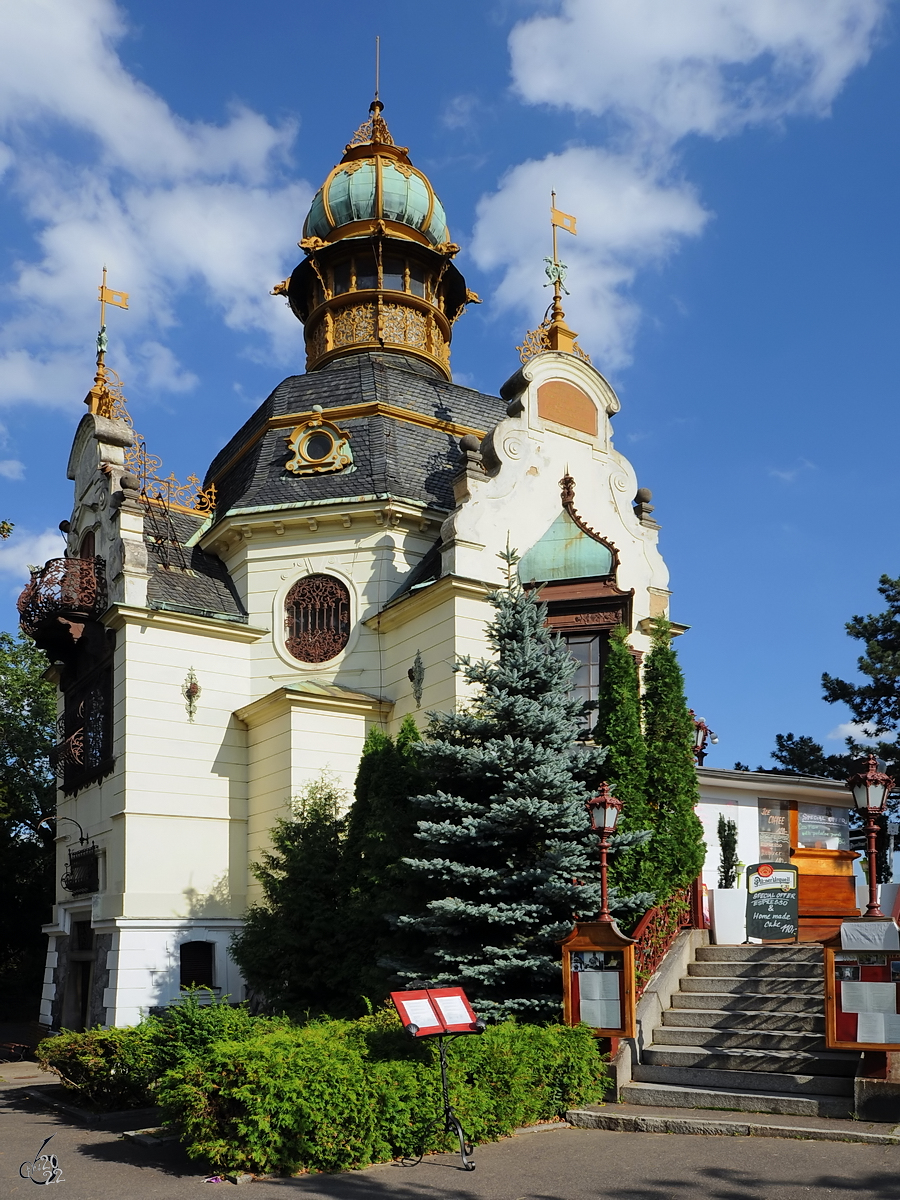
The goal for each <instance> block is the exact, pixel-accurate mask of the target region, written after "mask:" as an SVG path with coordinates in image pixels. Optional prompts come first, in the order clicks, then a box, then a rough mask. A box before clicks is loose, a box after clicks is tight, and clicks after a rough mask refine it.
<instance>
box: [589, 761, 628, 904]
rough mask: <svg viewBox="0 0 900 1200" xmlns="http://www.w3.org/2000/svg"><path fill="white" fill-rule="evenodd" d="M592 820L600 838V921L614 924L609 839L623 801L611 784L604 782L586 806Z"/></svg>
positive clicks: (593, 827)
mask: <svg viewBox="0 0 900 1200" xmlns="http://www.w3.org/2000/svg"><path fill="white" fill-rule="evenodd" d="M584 807H585V808H586V809H587V810H588V816H589V817H590V818H591V828H592V829H593V831H594V833H596V834H598V835H599V837H600V913H599V915H598V917H597V920H598V921H603V922H604V923H605V924H608V925H609V924H612V920H613V918H612V917H611V916H610V912H609V894H608V892H607V887H606V858H607V855H608V853H609V839H610V838H611V837H612V835H613V834H614V833H615V831H616V822H617V821H618V819H619V813H620V812H621V811H622V801H621V800H619V799H617V797H615V796H614V795H613V794H612V792H611V791H610V790H609V784H608V783H606V781H605V780H604V782H603V783H601V784H600V791H599V792H598V793H597V795H596V796H594V798H593V799H592V800H588V802H587V804H585V806H584Z"/></svg>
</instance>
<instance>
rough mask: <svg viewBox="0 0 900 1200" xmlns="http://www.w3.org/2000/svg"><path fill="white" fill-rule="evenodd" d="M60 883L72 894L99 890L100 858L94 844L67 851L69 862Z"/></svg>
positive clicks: (83, 893)
mask: <svg viewBox="0 0 900 1200" xmlns="http://www.w3.org/2000/svg"><path fill="white" fill-rule="evenodd" d="M60 883H61V884H62V885H63V887H64V888H65V889H66V891H67V892H71V893H72V895H73V896H86V895H87V894H88V893H89V892H96V891H99V890H100V859H99V851H98V850H97V847H96V846H95V845H93V844H92V845H90V846H85V847H84V849H83V850H70V851H69V862H68V865H67V866H66V870H65V873H64V874H63V876H62V879H61V880H60Z"/></svg>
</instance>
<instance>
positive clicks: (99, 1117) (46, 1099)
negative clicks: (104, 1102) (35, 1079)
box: [22, 1088, 161, 1125]
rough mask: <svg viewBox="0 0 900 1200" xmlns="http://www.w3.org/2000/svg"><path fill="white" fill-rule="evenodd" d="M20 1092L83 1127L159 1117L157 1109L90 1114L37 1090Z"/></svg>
mask: <svg viewBox="0 0 900 1200" xmlns="http://www.w3.org/2000/svg"><path fill="white" fill-rule="evenodd" d="M22 1091H23V1092H24V1093H25V1095H26V1096H27V1097H28V1099H29V1100H35V1101H37V1103H38V1104H45V1105H47V1107H48V1108H55V1109H57V1110H58V1111H59V1112H62V1113H65V1114H66V1116H68V1117H74V1118H75V1120H76V1121H81V1122H82V1123H83V1124H85V1125H96V1124H98V1123H99V1122H101V1121H135V1120H137V1121H154V1120H159V1117H160V1115H161V1114H160V1111H159V1109H158V1108H123V1109H121V1110H120V1111H119V1112H92V1111H91V1110H90V1109H87V1108H77V1107H76V1106H75V1105H74V1104H67V1103H66V1102H65V1100H57V1098H56V1097H55V1096H50V1095H48V1094H47V1092H42V1091H41V1090H40V1089H39V1088H23V1089H22Z"/></svg>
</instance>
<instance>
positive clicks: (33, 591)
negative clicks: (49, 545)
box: [17, 558, 107, 651]
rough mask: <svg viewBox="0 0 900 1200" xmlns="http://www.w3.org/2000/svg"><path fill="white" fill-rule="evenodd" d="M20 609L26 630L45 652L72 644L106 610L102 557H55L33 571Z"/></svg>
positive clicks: (104, 569) (23, 593)
mask: <svg viewBox="0 0 900 1200" xmlns="http://www.w3.org/2000/svg"><path fill="white" fill-rule="evenodd" d="M17 607H18V609H19V617H20V619H21V622H22V629H23V630H24V631H25V633H27V634H28V635H29V637H32V638H34V640H35V641H36V642H37V644H38V646H40V648H41V649H42V650H48V651H49V650H51V649H58V648H59V646H58V645H57V643H60V642H62V643H68V644H70V645H71V643H72V642H74V641H77V640H78V637H79V635H80V633H81V628H83V626H84V625H85V624H86V623H87V622H88V621H96V620H97V619H98V617H100V616H101V615H102V613H103V612H105V610H106V607H107V599H106V564H105V563H104V561H103V559H102V558H51V559H50V561H49V562H48V563H46V564H45V565H44V566H43V567H39V568H38V569H37V570H34V571H32V573H31V579H30V581H29V582H28V584H27V585H26V587H25V590H24V591H23V592H22V594H21V596H20V597H19V599H18V604H17Z"/></svg>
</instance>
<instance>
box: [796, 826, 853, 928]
mask: <svg viewBox="0 0 900 1200" xmlns="http://www.w3.org/2000/svg"><path fill="white" fill-rule="evenodd" d="M857 858H859V855H858V854H857V853H856V852H855V851H853V850H801V849H796V850H791V862H792V863H794V864H795V865H796V867H797V869H798V874H799V893H798V900H799V905H800V935H799V936H800V941H801V942H821V941H824V940H826V939H827V938H830V937H833V936H834V934H836V933H838V932H840V927H841V921H844V920H846V919H847V917H858V916H859V909H858V908H857V907H856V879H855V877H854V874H853V864H854V862H855V861H856V859H857Z"/></svg>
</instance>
